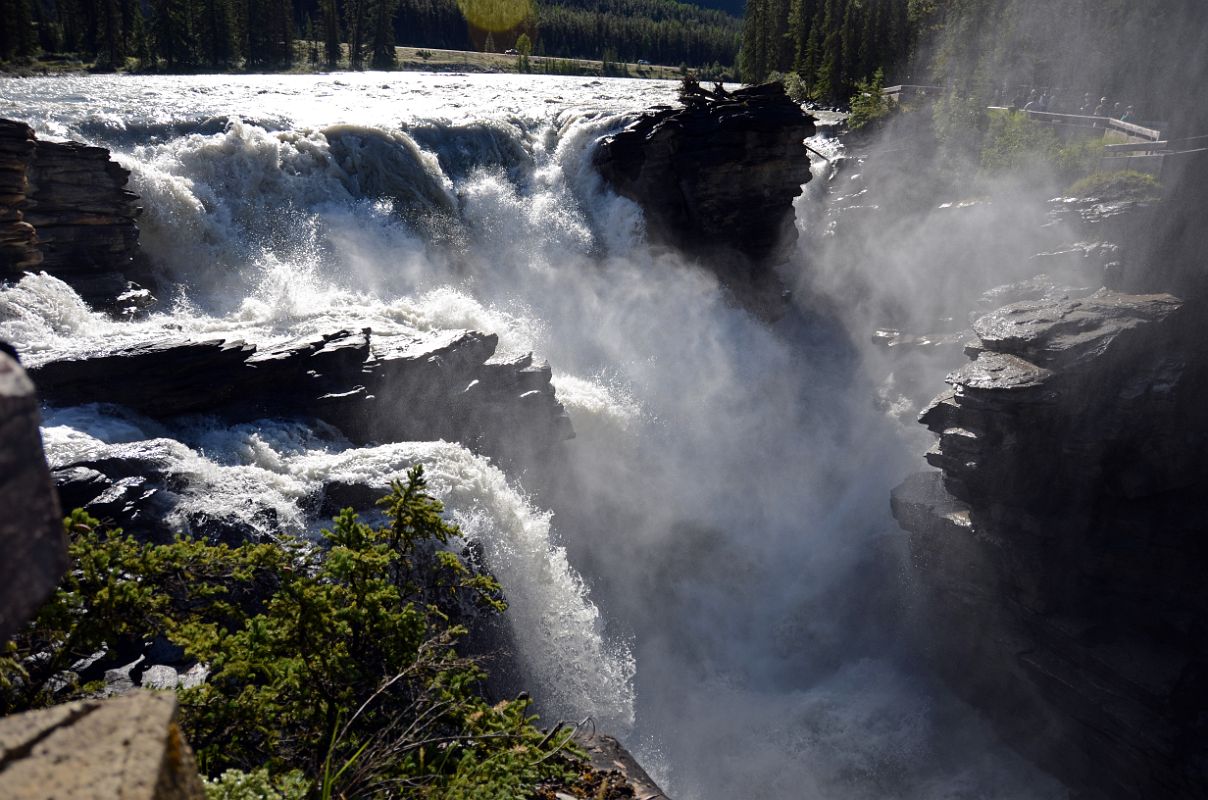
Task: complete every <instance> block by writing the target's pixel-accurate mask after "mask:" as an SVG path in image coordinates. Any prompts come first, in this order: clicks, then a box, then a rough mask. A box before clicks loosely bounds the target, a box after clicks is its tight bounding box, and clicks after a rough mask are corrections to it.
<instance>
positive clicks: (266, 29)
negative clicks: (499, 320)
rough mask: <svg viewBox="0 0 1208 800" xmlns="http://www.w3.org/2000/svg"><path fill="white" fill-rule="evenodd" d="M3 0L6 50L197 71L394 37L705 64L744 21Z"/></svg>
mask: <svg viewBox="0 0 1208 800" xmlns="http://www.w3.org/2000/svg"><path fill="white" fill-rule="evenodd" d="M516 8H517V6H516V4H514V3H497V2H491V0H473V2H468V1H467V0H463V2H462V3H460V4H459V3H458V2H456V0H0V21H2V22H3V24H2V25H0V61H5V62H12V61H19V60H23V59H26V60H28V59H33V58H37V57H42V56H55V55H72V56H75V57H78V58H80V59H81V60H88V61H95V62H96V64H97V65H98V66H99V67H102V68H104V67H111V68H124V67H128V66H132V65H131V64H130V63H129V59H135V60H136V61H137V63H136V64H135V65H133V66H137V68H140V69H148V70H156V69H159V70H168V71H193V70H230V69H286V68H289V67H290V66H291V65H293V64H294V62H295V61H296V60H297V59H298V57H299V51H300V50H302V48H299V47H298V41H299V40H306V41H308V42H312V43H313V44H311V46H310V47H309V48H305V50H306V51H308V52H309V55H310V57H311V58H312V59H313V60H315V61H317V62H319V63H322V64H325V65H326V66H328V67H331V68H335V67H341V66H348V67H350V68H352V69H362V68H366V67H369V68H375V69H389V68H391V67H393V66H395V65H396V57H395V49H394V48H395V46H396V45H408V46H412V47H433V48H440V49H451V50H496V51H499V50H503V49H506V48H510V47H514V46H515V43H516V41H517V39H518V37H519V36H520V35H521V34H525V35H527V36H528V37H529V38H530V40H531V41H532V43H533V52H534V53H535V54H537V55H544V56H551V57H556V58H600V57H601V55H602V54H603V53H604V52H605V51H608V52H610V53H613V54H615V55H616V57H618V58H620V59H622V60H628V61H636V60H638V59H646V60H648V61H652V62H656V63H666V64H681V63H683V64H687V65H689V66H703V65H709V64H711V63H714V62H720V63H721V64H733V63H734V59H735V57H736V54H737V51H738V39H739V30H740V22H739V21H738V20H737V19H736V18H734V17H732V16H730V15H728V14H725V13H723V12H721V11H715V10H709V9H702V8H697V7H696V6H692V5H687V4H683V3H678V2H674V0H605V2H602V3H588V2H586V1H585V0H569V2H566V3H562V4H558V5H547V6H539V7H531V6H530V7H525V6H521V7H520V9H521V11H522V12H524V13H522V14H521V15H519V16H515V15H516Z"/></svg>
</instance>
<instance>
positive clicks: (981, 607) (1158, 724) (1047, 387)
mask: <svg viewBox="0 0 1208 800" xmlns="http://www.w3.org/2000/svg"><path fill="white" fill-rule="evenodd" d="M1201 317H1202V314H1200V313H1198V312H1196V311H1195V310H1194V307H1193V306H1191V305H1189V304H1186V303H1184V302H1182V301H1180V300H1178V299H1176V298H1174V297H1172V296H1171V295H1127V294H1121V293H1118V292H1113V291H1109V290H1101V291H1099V292H1096V293H1095V294H1093V295H1090V296H1088V297H1085V298H1081V299H1068V298H1051V299H1046V300H1040V301H1025V302H1019V303H1015V304H1013V305H1009V306H1006V307H1004V308H1002V309H999V310H997V311H994V312H992V313H990V314H987V315H985V316H983V317H981V318H980V319H978V320H977V321H976V322H975V323H974V326H973V328H974V331H975V333H976V335H977V340H976V341H975V342H974V343H973V344H971V345H970V346H969V347H968V348H967V353H968V354H969V356H970V358H971V361H970V362H969V363H967V364H965V365H964V366H963V367H961V368H959V369H957V370H956V371H954V372H953V373H951V374H950V375H949V376H948V383H949V384H950V385H951V387H952V388H951V390H950V391H947V392H945V393H943V394H941V395H940V396H939V397H937V398H936V399H935V400H934V401H933V402H932V404H931V405H930V406H929V407H928V408H927V409H926V410H925V411H924V412H923V414H922V416H921V420H922V422H923V423H924V424H926V425H927V427H928V428H930V429H931V430H932V431H933V432H934V433H936V434H937V435H938V437H939V439H938V441H937V443H936V445H935V446H934V447H933V448H932V449H931V451H930V452H928V453H927V460H928V461H929V462H930V463H931V464H932V465H933V466H936V467H938V468H939V469H940V470H941V471H940V472H936V473H927V474H919V475H915V476H912V477H911V478H909V479H908V480H907V481H905V482H904V483H903V484H901V485H900V486H899V487H898V488H897V489H895V490H894V493H893V504H892V505H893V511H894V515H895V516H896V517H897V520H898V522H899V524H901V525H902V527H903V528H905V529H906V530H907V531H909V533H910V547H911V551H912V555H913V559H914V565H915V570H916V572H915V574H916V576H917V579H918V581H917V585H918V588H919V590H920V595H921V598H922V601H923V605H922V613H923V614H924V617H925V619H926V620H927V624H926V630H927V632H926V633H925V634H924V635H923V637H922V640H923V646H924V649H925V651H926V652H927V655H928V656H929V660H930V661H931V663H932V664H933V665H934V666H935V668H936V669H937V670H938V671H939V672H940V674H941V675H942V676H943V677H944V678H945V679H946V680H947V681H948V682H949V683H950V684H951V685H952V686H953V687H955V688H956V689H957V690H958V692H960V693H961V694H962V695H963V696H964V697H966V698H967V699H968V700H969V701H970V702H972V703H974V704H975V705H976V706H978V707H979V708H980V709H982V710H983V711H984V712H986V713H987V714H988V716H990V718H991V719H993V720H994V721H995V723H996V724H997V725H998V727H999V729H1000V730H1001V731H1003V732H1004V733H1005V734H1006V735H1007V737H1008V739H1010V740H1012V741H1013V742H1015V743H1016V744H1017V745H1018V746H1019V747H1020V748H1021V749H1023V750H1024V751H1026V752H1028V753H1030V754H1031V755H1033V756H1034V757H1036V758H1037V759H1038V760H1039V761H1040V762H1041V763H1042V764H1043V765H1044V766H1046V767H1047V768H1049V769H1052V770H1053V771H1054V772H1055V773H1056V774H1058V775H1059V776H1061V777H1062V778H1063V779H1065V780H1067V781H1069V782H1070V783H1071V785H1073V786H1075V787H1081V788H1084V789H1090V790H1093V791H1094V792H1095V794H1093V796H1096V797H1098V796H1104V797H1113V798H1142V797H1178V798H1191V797H1202V796H1204V792H1205V791H1208V771H1206V770H1205V768H1206V767H1208V763H1206V762H1205V760H1204V758H1203V755H1202V754H1203V753H1204V752H1206V749H1205V748H1206V745H1208V740H1206V739H1205V734H1204V728H1203V725H1202V721H1200V715H1201V714H1202V710H1203V709H1204V708H1205V707H1206V704H1208V668H1206V667H1205V664H1206V663H1208V662H1206V661H1205V651H1204V645H1203V630H1204V629H1205V625H1206V624H1208V594H1206V593H1205V592H1204V591H1203V584H1202V575H1203V573H1204V570H1205V567H1208V557H1206V554H1205V550H1204V548H1203V541H1202V533H1203V529H1204V525H1205V523H1206V522H1208V508H1206V507H1205V505H1204V502H1203V498H1204V496H1205V489H1206V488H1208V462H1206V461H1205V459H1204V457H1203V454H1204V452H1205V449H1206V448H1208V412H1206V411H1205V409H1204V404H1203V393H1204V390H1205V386H1206V384H1208V363H1206V362H1205V359H1204V357H1203V354H1202V346H1201V342H1202V341H1203V336H1204V333H1205V331H1204V327H1203V323H1202V321H1201ZM1192 709H1195V711H1191V710H1192Z"/></svg>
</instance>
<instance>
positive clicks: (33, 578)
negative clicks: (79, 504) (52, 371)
mask: <svg viewBox="0 0 1208 800" xmlns="http://www.w3.org/2000/svg"><path fill="white" fill-rule="evenodd" d="M40 422H41V415H40V413H39V411H38V398H37V395H36V394H35V392H34V385H33V383H32V382H31V381H30V379H29V377H28V376H27V375H26V374H25V371H24V370H23V369H22V368H21V366H20V365H19V364H18V363H17V362H16V361H15V360H14V359H13V358H12V357H10V356H9V355H8V354H7V353H3V352H0V552H2V553H3V556H2V557H0V641H4V640H6V639H8V637H9V636H10V635H12V634H13V633H14V632H15V631H16V630H17V629H18V628H19V627H20V626H21V625H23V624H24V623H25V622H26V620H28V619H29V618H30V616H32V615H33V613H34V612H35V611H36V610H37V608H38V606H40V605H41V604H42V601H43V600H45V599H46V598H47V597H48V596H49V595H50V593H51V592H52V591H54V588H55V586H57V585H58V583H59V578H60V577H62V575H63V572H64V571H65V570H66V569H67V566H68V562H67V548H66V540H65V538H64V536H63V523H62V514H61V512H60V510H59V502H58V496H57V495H56V494H55V491H54V485H53V484H52V483H51V479H50V471H49V469H48V467H47V464H46V458H45V456H44V455H43V452H42V437H41V434H40V432H39V430H38V425H39V424H40Z"/></svg>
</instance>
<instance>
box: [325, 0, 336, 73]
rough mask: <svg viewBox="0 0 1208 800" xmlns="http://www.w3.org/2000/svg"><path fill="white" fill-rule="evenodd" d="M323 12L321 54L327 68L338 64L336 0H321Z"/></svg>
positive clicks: (333, 67)
mask: <svg viewBox="0 0 1208 800" xmlns="http://www.w3.org/2000/svg"><path fill="white" fill-rule="evenodd" d="M320 8H321V9H322V12H323V55H324V57H325V58H326V59H327V66H328V68H329V69H335V68H336V67H337V66H339V64H340V15H339V12H337V11H336V0H321V5H320Z"/></svg>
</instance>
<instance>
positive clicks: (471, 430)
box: [31, 330, 574, 487]
mask: <svg viewBox="0 0 1208 800" xmlns="http://www.w3.org/2000/svg"><path fill="white" fill-rule="evenodd" d="M497 344H498V337H496V336H495V335H493V334H483V333H478V332H476V331H441V332H436V333H425V334H417V335H414V336H406V335H395V336H374V335H372V334H371V333H370V332H369V331H368V330H364V331H356V332H353V331H337V332H335V333H331V334H327V335H321V336H312V337H306V338H303V339H298V340H294V341H290V342H285V343H283V344H279V345H276V346H272V347H265V348H257V347H256V346H255V345H251V344H247V343H245V342H241V341H225V340H221V339H215V340H209V341H193V340H185V339H181V340H163V341H156V342H151V343H148V344H146V345H140V346H137V347H130V348H125V349H121V350H117V351H114V352H112V353H108V354H104V355H97V356H93V357H88V358H80V359H63V360H57V361H50V362H48V363H45V364H42V365H40V366H38V367H36V368H34V369H32V370H31V373H32V374H33V376H34V379H35V380H36V381H37V382H38V385H39V387H40V389H41V391H42V395H43V398H44V399H45V400H47V401H48V402H51V403H56V404H63V405H78V404H81V403H89V402H107V403H117V404H120V405H124V406H127V407H129V408H132V409H134V410H136V411H139V412H141V413H144V414H147V415H149V416H152V417H158V418H164V417H172V416H176V415H179V414H191V413H206V414H220V415H223V416H225V417H227V418H231V419H257V418H262V417H274V416H276V417H281V416H305V417H317V418H319V419H321V420H323V421H325V422H327V423H329V424H331V425H334V426H335V427H336V428H338V429H340V430H341V431H343V432H344V434H345V435H347V436H348V437H349V438H350V439H352V440H353V441H356V442H362V443H365V442H373V441H376V442H389V441H435V440H437V439H445V440H448V441H457V442H461V443H462V444H464V445H466V446H467V447H469V448H470V449H472V450H475V451H477V452H481V453H485V454H488V455H491V456H493V457H496V458H500V459H502V460H504V461H507V462H515V461H521V462H524V463H530V462H528V461H527V460H526V459H528V458H529V457H531V456H541V455H544V454H548V453H549V452H550V451H551V449H552V448H554V447H555V446H556V445H557V444H558V443H560V442H562V441H564V440H565V439H568V438H571V437H572V436H573V435H574V433H573V431H572V429H571V426H570V420H569V418H568V417H567V416H566V411H565V409H564V408H563V407H562V404H561V403H559V402H558V400H557V398H556V397H555V395H554V388H553V385H552V383H551V377H552V373H551V370H550V368H549V366H547V365H544V364H534V363H533V360H532V358H531V357H524V358H521V359H517V360H513V361H491V359H492V357H493V356H494V354H495V348H496V346H497ZM75 477H76V478H80V477H81V476H75ZM94 483H95V482H94ZM74 485H76V486H77V487H84V486H86V485H92V484H91V483H89V482H88V481H84V482H83V483H80V482H79V481H78V480H77V481H75V482H74ZM98 485H99V484H98Z"/></svg>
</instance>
